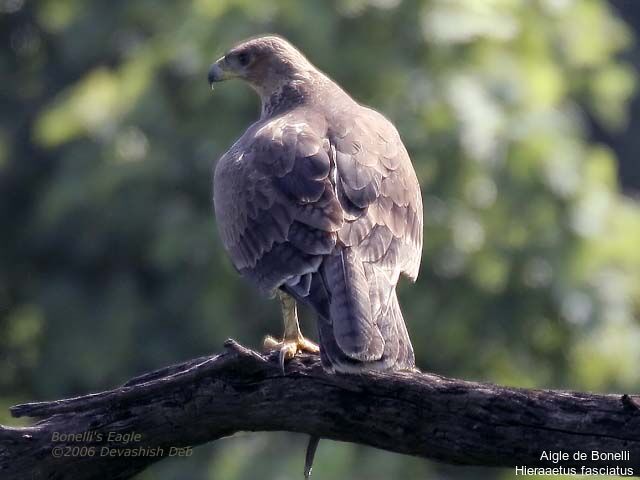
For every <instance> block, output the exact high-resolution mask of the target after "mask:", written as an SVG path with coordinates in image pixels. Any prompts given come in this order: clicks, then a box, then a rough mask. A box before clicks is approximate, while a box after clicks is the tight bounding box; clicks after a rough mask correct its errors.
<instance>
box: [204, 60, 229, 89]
mask: <svg viewBox="0 0 640 480" xmlns="http://www.w3.org/2000/svg"><path fill="white" fill-rule="evenodd" d="M226 63H227V62H226V59H225V58H224V57H222V58H220V59H218V61H216V62H215V63H214V64H213V65H211V68H209V74H208V75H207V79H208V80H209V85H210V86H211V89H212V90H213V84H214V83H216V82H223V81H224V80H228V79H229V78H232V77H233V75H232V74H231V73H230V72H229V71H228V70H226V67H227V66H226Z"/></svg>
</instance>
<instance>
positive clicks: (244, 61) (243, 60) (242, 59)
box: [236, 52, 251, 67]
mask: <svg viewBox="0 0 640 480" xmlns="http://www.w3.org/2000/svg"><path fill="white" fill-rule="evenodd" d="M236 58H237V59H238V64H239V65H240V66H241V67H246V66H247V65H249V61H250V60H251V56H250V55H249V54H248V53H247V52H240V53H238V55H236Z"/></svg>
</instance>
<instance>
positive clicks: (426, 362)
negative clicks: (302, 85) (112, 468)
mask: <svg viewBox="0 0 640 480" xmlns="http://www.w3.org/2000/svg"><path fill="white" fill-rule="evenodd" d="M2 5H3V6H4V7H3V8H4V10H5V11H4V13H2V14H1V15H2V17H1V18H0V23H1V24H2V29H1V31H2V32H3V33H2V38H3V40H4V41H6V42H7V48H5V49H3V51H2V53H1V54H0V71H1V72H2V76H3V88H2V91H1V92H0V102H2V103H1V105H2V108H1V111H2V114H1V115H2V116H1V117H0V192H1V197H0V200H1V201H0V225H1V232H2V233H1V234H0V408H1V409H2V412H3V413H0V421H2V422H9V421H10V420H9V419H8V418H7V416H6V413H4V412H6V407H7V406H8V405H10V404H12V403H16V402H18V401H20V400H25V399H34V398H37V399H40V398H51V397H59V396H64V395H72V394H77V393H81V392H86V391H89V390H93V389H100V388H106V387H109V386H113V385H115V384H118V383H120V382H122V381H123V380H125V379H126V378H128V377H129V376H132V375H134V374H136V373H140V372H141V371H144V370H148V369H153V368H156V367H160V366H164V365H166V364H169V363H171V362H174V361H177V360H179V359H184V358H189V357H193V356H196V355H203V354H206V353H209V352H213V351H216V350H219V349H220V347H221V345H222V342H223V340H224V339H225V338H227V337H235V338H237V339H239V340H240V341H241V342H243V343H248V344H250V345H258V344H259V341H260V339H261V337H262V335H264V334H266V333H278V332H279V329H280V328H281V327H280V319H279V316H278V313H277V309H276V306H275V305H273V302H269V301H268V300H266V299H260V298H258V297H257V296H256V293H255V292H254V291H253V290H251V289H250V288H249V287H248V286H246V285H245V284H244V283H243V282H242V281H241V280H240V279H239V278H238V276H237V275H236V273H235V272H234V271H233V269H232V267H231V266H230V264H229V262H228V260H227V259H226V257H225V255H224V254H223V251H222V248H221V245H220V243H219V241H218V237H217V234H216V232H215V222H214V219H213V216H212V213H211V179H210V177H211V170H212V166H213V165H214V163H215V161H216V159H217V158H218V157H219V155H220V154H221V153H223V152H224V151H225V150H226V149H227V148H228V146H229V145H230V144H231V142H232V141H233V140H234V139H235V138H236V137H237V136H238V135H239V134H240V133H241V132H243V131H244V129H245V128H246V126H247V125H248V124H249V123H250V122H251V121H253V120H254V119H255V118H256V117H257V105H258V102H257V99H256V98H254V96H253V95H252V94H249V90H248V89H247V87H246V86H243V85H240V84H225V85H222V86H220V87H219V88H217V89H216V92H215V93H214V94H213V95H211V92H210V90H209V89H208V85H207V82H206V72H207V68H208V65H209V64H210V62H211V61H213V60H214V59H216V58H217V57H218V56H219V55H220V54H222V52H223V51H224V49H225V48H226V47H228V46H230V45H232V44H233V43H234V42H236V41H238V40H241V39H243V38H245V37H247V36H250V35H255V34H258V33H264V32H276V33H280V34H282V35H284V36H286V37H288V38H289V39H290V40H291V41H292V42H293V43H294V44H296V45H298V46H299V47H300V48H301V49H302V50H303V51H304V52H305V53H306V54H307V55H308V56H309V57H310V59H311V60H312V61H313V62H314V63H315V64H316V65H318V66H319V67H320V68H322V69H323V70H325V71H326V72H327V73H329V74H330V75H331V76H332V77H333V78H335V79H336V80H337V81H338V82H339V83H340V84H341V85H343V86H344V87H345V88H346V89H347V91H349V92H351V93H352V94H353V95H354V96H355V97H356V98H357V99H358V100H360V101H362V102H363V103H366V104H368V105H371V106H373V107H375V108H377V109H378V110H380V111H382V112H384V113H385V114H386V115H387V116H388V117H389V118H390V119H392V120H393V122H394V123H395V124H396V125H397V127H398V129H399V131H400V132H401V135H402V136H403V138H404V140H405V142H406V145H407V148H408V150H409V152H410V153H411V156H412V159H413V161H414V165H415V167H416V170H417V172H418V175H419V177H420V180H421V183H422V188H423V196H424V204H425V249H424V257H423V268H422V270H421V275H420V278H419V280H418V283H417V284H416V285H407V284H406V283H404V284H403V285H402V286H401V303H402V305H403V309H404V311H405V317H406V318H407V319H408V322H409V330H410V333H411V335H412V338H413V341H414V345H415V349H416V354H417V358H418V364H419V366H420V367H421V368H423V369H425V370H433V371H436V372H438V373H441V374H447V375H458V376H464V377H467V378H474V379H478V380H486V381H494V382H501V383H507V384H511V385H521V386H538V387H564V388H577V389H580V388H583V389H592V390H602V391H606V390H620V389H626V390H630V391H637V390H638V389H639V388H640V383H639V381H638V378H637V375H636V373H635V371H634V367H635V365H637V364H638V363H639V362H640V351H639V350H638V349H637V345H638V343H639V340H640V328H639V324H638V317H639V312H640V249H639V248H638V245H640V206H639V205H638V203H637V202H636V201H634V200H631V199H629V198H625V197H624V196H622V195H621V194H620V192H619V189H618V186H617V183H616V161H615V160H616V159H615V158H614V155H613V153H612V152H611V151H609V150H608V149H607V148H606V147H604V146H602V145H598V144H595V143H594V142H593V141H591V140H590V139H589V138H588V133H587V131H586V128H585V126H584V125H585V118H586V116H587V115H589V116H591V117H593V118H595V119H596V121H597V122H599V124H600V125H601V126H602V127H603V128H607V129H614V128H623V127H624V125H625V122H626V120H627V119H626V115H627V104H628V101H629V99H630V96H631V95H632V93H633V92H634V89H635V86H636V78H635V72H634V71H633V70H632V68H631V66H630V65H628V64H625V63H624V62H623V61H621V60H620V59H619V54H620V52H622V51H623V50H624V49H625V48H628V47H629V45H630V44H631V41H632V38H631V34H630V32H629V31H628V29H627V28H626V26H625V25H624V24H623V23H622V22H621V21H620V20H619V19H618V18H616V16H615V15H614V14H613V12H612V11H611V10H610V8H609V6H608V3H607V2H606V1H605V0H579V1H578V0H536V1H524V0H491V1H475V0H455V1H453V0H405V1H401V0H348V1H335V2H317V1H313V0H302V1H294V0H282V1H277V2H254V1H248V0H224V1H223V0H194V1H193V2H161V3H159V2H152V1H149V0H138V1H135V2H130V1H129V2H127V1H123V0H118V1H111V2H81V1H78V0H43V1H41V2H19V1H14V2H4V3H2ZM12 5H13V7H12ZM12 9H13V10H15V11H12ZM4 79H7V80H8V81H5V80H4ZM248 299H249V300H248ZM304 320H305V326H306V331H307V332H308V333H310V334H311V335H312V333H311V332H313V323H312V321H311V320H310V318H305V319H304ZM273 439H275V441H273ZM249 457H250V458H252V462H251V463H250V464H249V463H247V462H246V459H247V458H249ZM302 457H303V451H302V447H301V442H300V441H299V439H298V438H297V437H295V436H290V435H284V434H282V435H275V434H274V435H271V434H269V435H267V434H264V435H250V436H249V435H247V436H241V437H239V438H237V439H233V440H228V441H221V442H218V443H217V444H216V445H213V446H209V447H202V448H201V449H198V450H197V454H196V455H195V456H194V457H193V458H192V459H190V460H184V459H180V460H172V461H168V462H164V463H162V464H160V465H158V466H156V467H154V468H153V469H151V470H150V471H149V472H147V473H145V474H143V475H141V478H154V479H156V478H157V479H163V478H177V476H180V477H181V478H182V477H185V475H186V476H188V477H189V478H202V479H204V478H225V479H229V480H233V479H238V480H239V479H249V478H256V476H262V477H265V478H294V477H295V478H297V477H298V476H299V474H300V471H301V468H302ZM187 463H188V465H187ZM316 470H317V471H318V472H322V476H323V477H325V478H352V479H359V478H363V479H364V478H367V479H377V478H380V479H382V478H429V477H431V476H433V477H436V476H446V477H452V478H454V477H455V478H458V477H460V478H462V477H465V476H469V475H471V476H473V474H471V473H469V471H468V470H461V469H452V468H447V467H442V466H437V465H434V464H430V463H428V462H423V461H420V460H415V459H407V458H405V457H397V456H394V455H391V454H386V453H385V454H382V453H380V452H377V451H373V450H369V449H363V448H361V447H356V446H350V445H343V444H334V443H331V442H323V443H322V444H321V446H320V449H319V452H318V460H317V462H316ZM494 473H495V475H497V476H503V477H505V478H507V477H509V478H510V477H511V476H512V473H511V472H494ZM484 475H485V473H484V472H483V476H484ZM486 475H489V474H488V473H487V474H486ZM185 478H186V477H185Z"/></svg>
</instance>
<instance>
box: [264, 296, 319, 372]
mask: <svg viewBox="0 0 640 480" xmlns="http://www.w3.org/2000/svg"><path fill="white" fill-rule="evenodd" d="M278 296H279V297H280V303H281V305H282V316H283V319H284V336H283V338H282V341H280V342H279V341H277V340H276V339H275V338H273V337H271V336H266V337H265V338H264V341H263V346H264V348H265V350H267V351H273V350H278V351H279V354H278V361H279V363H280V369H281V370H282V374H283V375H284V373H285V372H284V362H285V360H290V359H292V358H293V357H294V356H295V355H296V353H298V352H310V353H318V352H319V351H320V348H319V347H318V345H316V344H315V343H313V342H311V341H309V340H307V339H306V338H304V337H303V336H302V332H301V331H300V324H299V323H298V313H297V310H296V301H295V300H294V299H293V298H292V297H291V296H290V295H287V294H286V293H284V292H282V291H279V292H278Z"/></svg>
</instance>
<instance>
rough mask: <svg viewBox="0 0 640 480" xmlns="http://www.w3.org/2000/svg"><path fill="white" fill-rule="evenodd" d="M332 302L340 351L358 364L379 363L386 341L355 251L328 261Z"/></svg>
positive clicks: (333, 322) (326, 274)
mask: <svg viewBox="0 0 640 480" xmlns="http://www.w3.org/2000/svg"><path fill="white" fill-rule="evenodd" d="M324 272H325V277H326V279H327V285H328V286H329V292H330V295H331V300H330V303H329V318H330V320H331V324H332V326H333V336H334V338H335V340H336V343H337V345H338V347H339V348H340V350H342V352H344V354H345V355H347V356H349V357H351V358H352V359H354V360H360V361H362V362H370V361H373V360H378V359H380V357H381V356H382V353H383V351H384V344H385V342H384V340H383V337H382V334H381V332H380V329H379V327H378V326H377V325H376V323H375V321H374V318H373V314H372V311H371V303H370V302H369V285H368V283H367V277H366V276H365V272H364V266H363V264H362V262H361V261H360V260H359V258H358V257H357V255H356V253H355V252H354V251H353V250H352V249H351V248H346V249H344V250H340V251H338V252H337V253H335V254H334V255H331V256H329V257H327V258H326V259H325V261H324Z"/></svg>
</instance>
